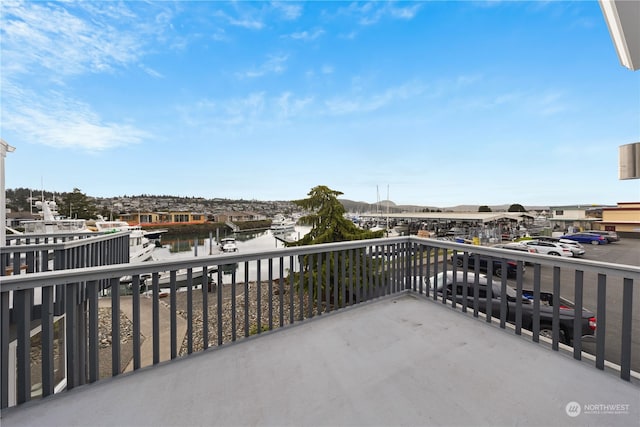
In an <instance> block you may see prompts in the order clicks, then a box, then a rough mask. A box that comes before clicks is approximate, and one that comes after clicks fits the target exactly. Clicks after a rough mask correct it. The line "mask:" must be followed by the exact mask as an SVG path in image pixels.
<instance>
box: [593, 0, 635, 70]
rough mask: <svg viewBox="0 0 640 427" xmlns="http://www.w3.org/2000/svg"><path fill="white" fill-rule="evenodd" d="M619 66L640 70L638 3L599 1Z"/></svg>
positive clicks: (623, 0) (614, 0)
mask: <svg viewBox="0 0 640 427" xmlns="http://www.w3.org/2000/svg"><path fill="white" fill-rule="evenodd" d="M599 3H600V9H602V14H603V15H604V19H605V21H606V22H607V27H609V34H610V35H611V40H612V41H613V45H614V46H615V49H616V52H617V54H618V58H619V59H620V64H622V65H623V66H624V67H626V68H629V69H630V70H634V71H636V70H638V69H640V25H638V22H640V1H637V0H635V1H631V0H599Z"/></svg>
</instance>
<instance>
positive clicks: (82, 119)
mask: <svg viewBox="0 0 640 427" xmlns="http://www.w3.org/2000/svg"><path fill="white" fill-rule="evenodd" d="M3 97H4V99H5V102H6V103H8V104H9V105H10V106H11V108H8V109H3V127H5V128H6V129H11V130H13V132H15V133H16V134H18V135H20V136H21V137H22V138H23V139H24V140H27V141H31V142H33V143H34V144H43V145H48V146H52V147H57V148H70V149H82V150H87V151H101V150H107V149H111V148H115V147H119V146H123V145H130V144H137V143H140V142H142V141H143V140H144V139H147V138H149V137H150V134H149V133H147V132H145V131H143V130H140V129H138V128H136V127H135V126H134V125H132V124H129V123H114V122H107V121H105V120H102V119H101V118H100V117H99V116H98V115H97V114H96V113H95V112H94V111H93V110H92V109H91V107H90V106H89V105H87V104H85V103H82V102H80V101H77V100H75V99H71V98H69V97H66V96H65V95H63V94H62V93H60V92H55V91H49V92H47V93H37V94H36V93H33V92H31V91H29V90H25V89H21V88H18V87H16V86H9V87H6V86H5V87H3Z"/></svg>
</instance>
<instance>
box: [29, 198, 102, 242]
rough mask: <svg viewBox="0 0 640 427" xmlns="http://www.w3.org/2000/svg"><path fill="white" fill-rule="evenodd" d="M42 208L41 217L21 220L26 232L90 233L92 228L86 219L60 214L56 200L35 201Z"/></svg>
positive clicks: (36, 205)
mask: <svg viewBox="0 0 640 427" xmlns="http://www.w3.org/2000/svg"><path fill="white" fill-rule="evenodd" d="M35 207H36V208H37V209H39V210H40V215H41V217H42V218H41V219H34V220H25V221H21V222H20V225H21V226H22V227H23V228H24V234H55V233H89V232H91V229H90V228H89V227H88V225H87V221H86V220H84V219H71V218H64V217H62V216H60V215H59V214H58V211H57V205H56V202H54V201H48V200H42V201H37V202H36V203H35Z"/></svg>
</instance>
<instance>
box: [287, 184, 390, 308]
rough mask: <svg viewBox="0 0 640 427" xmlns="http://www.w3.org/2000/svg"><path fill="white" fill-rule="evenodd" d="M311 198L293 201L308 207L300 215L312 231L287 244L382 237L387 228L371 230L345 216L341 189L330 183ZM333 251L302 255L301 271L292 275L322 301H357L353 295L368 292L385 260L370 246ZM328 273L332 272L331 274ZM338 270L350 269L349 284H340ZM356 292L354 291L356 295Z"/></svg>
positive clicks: (313, 189)
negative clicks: (337, 189) (373, 253)
mask: <svg viewBox="0 0 640 427" xmlns="http://www.w3.org/2000/svg"><path fill="white" fill-rule="evenodd" d="M308 195H309V197H308V198H307V199H302V200H294V201H293V203H294V204H296V205H298V206H299V207H301V208H303V209H305V210H306V211H307V212H309V214H307V215H306V216H304V217H302V218H300V220H299V223H300V224H302V225H310V226H311V227H312V228H311V231H310V232H309V233H308V234H307V235H305V236H304V237H303V238H302V239H300V240H298V241H296V242H292V243H288V244H287V246H302V245H314V244H319V243H331V242H344V241H350V240H362V239H373V238H379V237H382V236H383V234H384V231H375V232H374V231H369V230H363V229H360V228H358V227H357V226H356V225H355V224H354V223H353V222H351V221H350V220H349V219H347V218H346V217H345V215H344V214H345V209H344V206H343V205H342V203H340V201H339V200H338V196H340V195H342V193H341V192H340V191H336V190H332V189H330V188H329V187H326V186H323V185H321V186H317V187H314V188H312V189H311V191H310V192H309V193H308ZM349 252H350V253H348V254H347V252H346V251H339V252H331V253H329V254H326V255H320V254H310V255H305V256H302V257H300V260H299V261H300V265H301V272H300V273H295V274H291V275H290V276H289V280H294V283H295V284H296V287H297V288H298V289H299V288H300V286H302V288H303V289H305V290H307V291H308V292H309V293H310V294H311V295H313V298H314V301H317V302H318V303H319V304H322V303H324V304H326V305H328V304H334V305H336V304H338V303H339V302H340V301H342V298H346V299H347V300H349V301H353V294H359V295H364V294H366V292H367V291H368V288H367V287H368V286H370V284H372V283H375V280H374V279H375V278H374V276H375V275H378V274H379V270H380V266H381V263H380V261H379V260H376V259H374V257H373V256H372V254H371V253H370V252H369V253H368V252H367V250H366V249H355V250H351V251H349ZM327 272H330V273H329V274H327ZM334 272H339V273H338V275H339V276H340V277H343V276H342V274H341V273H342V272H346V275H345V276H344V277H346V278H347V280H349V281H350V283H349V285H348V286H347V284H346V283H343V284H342V285H343V286H342V288H341V289H339V285H340V283H338V281H337V278H336V277H335V276H334ZM352 293H353V294H352Z"/></svg>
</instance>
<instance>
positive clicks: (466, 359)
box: [0, 294, 640, 427]
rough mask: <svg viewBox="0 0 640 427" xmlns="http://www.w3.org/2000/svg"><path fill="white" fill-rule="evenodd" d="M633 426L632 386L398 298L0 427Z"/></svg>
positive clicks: (62, 402) (98, 390)
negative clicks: (574, 410)
mask: <svg viewBox="0 0 640 427" xmlns="http://www.w3.org/2000/svg"><path fill="white" fill-rule="evenodd" d="M635 357H637V355H635ZM570 402H577V403H579V404H580V405H618V406H617V407H616V408H617V409H612V408H613V407H611V406H609V407H604V406H597V407H595V406H588V407H584V406H581V408H582V413H581V414H579V415H578V416H575V417H571V416H569V415H568V414H567V411H566V407H567V404H569V403H570ZM620 405H626V406H620ZM585 408H591V409H590V410H588V411H585ZM594 408H595V409H594ZM616 411H617V413H616ZM639 419H640V387H638V384H637V383H628V382H625V381H623V380H621V379H620V378H619V377H617V376H616V375H615V374H613V373H611V372H603V371H599V370H597V369H595V368H594V367H593V362H578V361H575V360H573V359H572V358H571V357H570V356H569V355H566V354H562V353H557V352H553V351H551V350H550V349H548V348H545V347H543V346H540V345H536V344H534V343H532V342H530V341H528V340H527V339H525V338H522V337H516V336H513V335H511V334H509V333H507V332H505V331H502V330H500V329H499V328H496V327H493V326H490V325H487V324H486V323H485V322H482V321H478V319H474V318H472V317H471V316H465V315H462V314H461V313H458V312H452V310H451V309H450V308H449V307H448V306H446V305H443V304H441V303H440V302H437V303H434V302H432V301H429V300H426V299H425V298H423V297H420V296H415V295H412V294H402V295H400V296H396V297H395V298H385V299H381V300H378V301H375V302H373V303H369V304H363V305H360V306H357V307H354V308H352V309H348V310H343V311H341V312H337V313H334V314H330V315H322V316H319V317H316V318H315V320H312V321H309V322H306V323H301V324H298V325H297V326H296V325H294V326H292V327H288V328H284V329H281V330H279V331H275V332H273V333H269V334H267V335H265V336H261V337H257V338H250V339H247V340H244V341H242V342H240V343H238V344H235V345H230V346H227V347H223V348H220V349H217V350H210V351H206V352H204V353H201V354H198V355H194V356H191V357H188V358H184V359H180V360H178V361H174V362H170V363H164V364H161V365H160V366H156V367H152V368H147V369H143V370H141V371H139V372H136V373H130V374H123V375H121V376H120V377H118V378H115V379H109V380H104V381H101V382H99V383H96V384H92V385H87V386H82V387H78V388H75V389H73V390H71V391H69V392H66V393H63V394H60V395H56V396H52V397H50V398H47V399H44V400H41V401H33V402H29V403H28V404H25V405H22V406H19V407H15V408H9V409H8V410H5V411H3V413H2V420H0V424H1V425H2V426H3V427H14V426H21V427H24V426H31V425H34V426H35V425H47V426H51V425H57V426H94V425H105V426H143V425H148V426H164V425H179V426H191V425H220V426H249V425H258V426H262V425H272V426H314V425H322V426H338V425H349V426H353V425H363V426H392V425H393V426H395V425H469V426H470V425H473V426H480V425H488V426H501V425H535V426H543V425H544V426H552V425H558V426H570V425H629V426H630V425H637V423H638V420H639Z"/></svg>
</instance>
